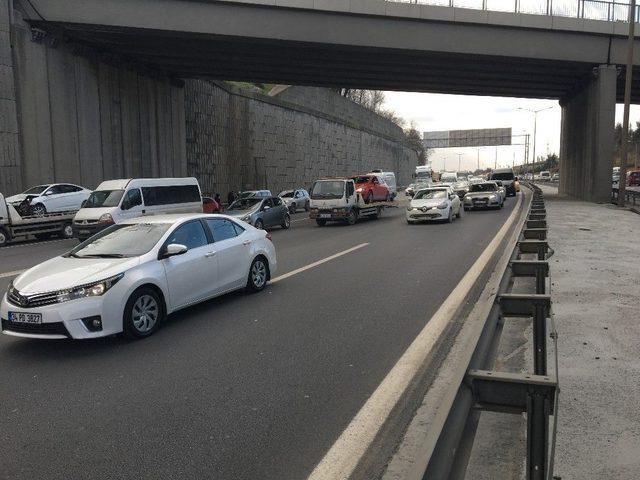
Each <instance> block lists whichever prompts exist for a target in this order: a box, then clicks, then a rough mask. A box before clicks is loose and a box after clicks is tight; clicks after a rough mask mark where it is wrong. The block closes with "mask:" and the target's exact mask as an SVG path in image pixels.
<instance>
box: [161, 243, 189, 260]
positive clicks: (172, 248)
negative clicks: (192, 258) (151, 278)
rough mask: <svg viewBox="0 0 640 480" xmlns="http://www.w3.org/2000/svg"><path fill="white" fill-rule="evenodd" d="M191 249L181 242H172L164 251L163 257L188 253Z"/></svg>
mask: <svg viewBox="0 0 640 480" xmlns="http://www.w3.org/2000/svg"><path fill="white" fill-rule="evenodd" d="M188 250H189V249H188V248H187V246H186V245H182V244H180V243H170V244H169V245H167V246H166V247H165V249H164V252H162V255H161V257H162V258H169V257H174V256H176V255H182V254H183V253H187V251H188Z"/></svg>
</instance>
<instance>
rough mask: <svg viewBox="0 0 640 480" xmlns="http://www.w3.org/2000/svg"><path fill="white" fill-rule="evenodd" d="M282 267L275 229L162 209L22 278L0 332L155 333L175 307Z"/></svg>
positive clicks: (251, 286) (260, 283)
mask: <svg viewBox="0 0 640 480" xmlns="http://www.w3.org/2000/svg"><path fill="white" fill-rule="evenodd" d="M276 268H277V262H276V252H275V247H274V246H273V243H272V242H271V237H270V235H269V234H268V233H267V232H266V231H264V230H258V229H256V228H254V227H252V226H251V225H248V224H246V223H244V222H240V221H237V220H235V219H233V218H231V217H228V216H226V215H211V214H192V215H158V216H153V217H139V218H136V219H131V220H128V221H126V222H123V223H120V224H117V225H113V226H111V227H109V228H107V229H105V230H103V231H102V232H100V233H98V234H97V235H95V236H94V237H91V238H90V239H89V240H87V241H86V242H84V243H81V244H80V245H78V246H77V247H75V248H74V249H73V250H71V251H69V252H68V253H66V254H64V255H62V256H60V257H55V258H52V259H51V260H47V261H46V262H44V263H41V264H40V265H37V266H35V267H33V268H31V269H30V270H27V271H26V272H24V273H23V274H21V275H20V276H19V277H17V278H16V279H15V280H14V281H13V282H12V283H11V285H10V286H9V289H8V291H7V293H6V294H5V296H4V298H3V299H2V303H1V304H0V317H2V331H3V333H5V334H8V335H14V336H21V337H32V338H75V339H79V338H95V337H102V336H106V335H112V334H115V333H120V332H124V333H125V334H126V335H127V336H129V337H133V338H141V337H146V336H148V335H150V334H152V333H153V332H154V331H155V330H156V329H157V328H158V326H159V325H160V324H161V323H162V320H163V319H164V317H165V316H166V315H168V314H170V313H172V312H175V311H176V310H179V309H181V308H185V307H188V306H190V305H193V304H195V303H199V302H202V301H204V300H207V299H209V298H212V297H215V296H218V295H222V294H224V293H227V292H230V291H232V290H237V289H240V288H245V287H246V288H247V290H249V291H260V290H262V289H263V288H264V287H265V285H266V283H267V281H268V280H269V279H270V278H271V276H272V275H275V272H276Z"/></svg>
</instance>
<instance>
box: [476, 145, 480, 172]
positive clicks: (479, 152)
mask: <svg viewBox="0 0 640 480" xmlns="http://www.w3.org/2000/svg"><path fill="white" fill-rule="evenodd" d="M476 150H477V151H478V171H480V149H479V148H478V149H476Z"/></svg>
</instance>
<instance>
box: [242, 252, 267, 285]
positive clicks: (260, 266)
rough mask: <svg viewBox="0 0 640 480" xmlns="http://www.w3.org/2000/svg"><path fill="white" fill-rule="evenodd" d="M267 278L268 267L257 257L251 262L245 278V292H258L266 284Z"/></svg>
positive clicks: (263, 260)
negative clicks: (247, 275)
mask: <svg viewBox="0 0 640 480" xmlns="http://www.w3.org/2000/svg"><path fill="white" fill-rule="evenodd" d="M268 278H269V266H268V265H267V261H266V260H265V259H264V257H257V258H255V259H254V260H253V262H251V267H250V268H249V278H247V290H249V291H251V292H259V291H260V290H262V289H263V288H264V287H265V285H266V284H267V279H268Z"/></svg>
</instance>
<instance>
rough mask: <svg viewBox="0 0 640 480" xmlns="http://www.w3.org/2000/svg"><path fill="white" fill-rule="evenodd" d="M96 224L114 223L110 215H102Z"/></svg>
mask: <svg viewBox="0 0 640 480" xmlns="http://www.w3.org/2000/svg"><path fill="white" fill-rule="evenodd" d="M98 223H115V222H114V221H113V217H112V216H111V214H110V213H104V214H102V215H100V218H99V219H98Z"/></svg>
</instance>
